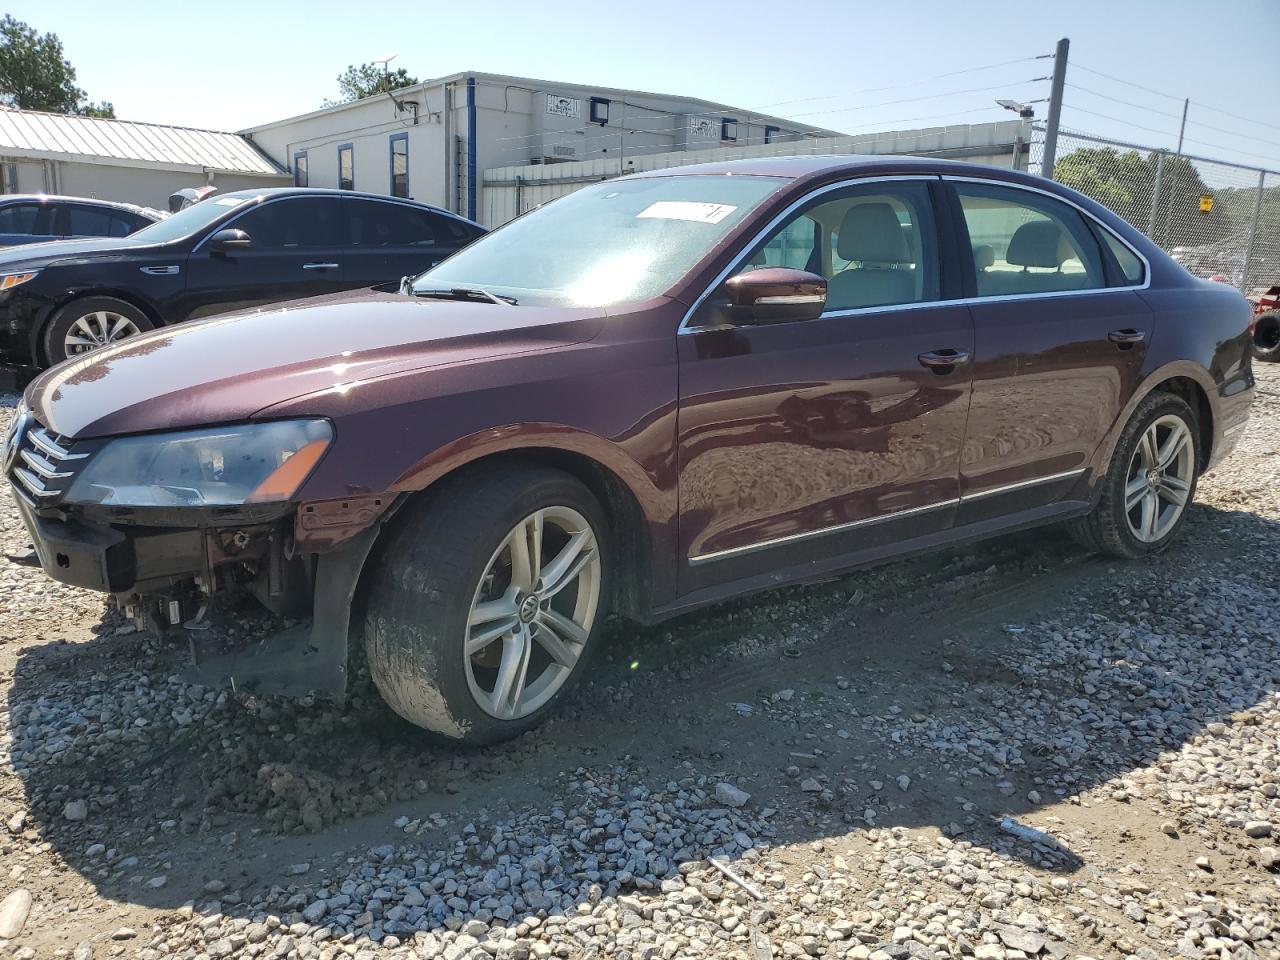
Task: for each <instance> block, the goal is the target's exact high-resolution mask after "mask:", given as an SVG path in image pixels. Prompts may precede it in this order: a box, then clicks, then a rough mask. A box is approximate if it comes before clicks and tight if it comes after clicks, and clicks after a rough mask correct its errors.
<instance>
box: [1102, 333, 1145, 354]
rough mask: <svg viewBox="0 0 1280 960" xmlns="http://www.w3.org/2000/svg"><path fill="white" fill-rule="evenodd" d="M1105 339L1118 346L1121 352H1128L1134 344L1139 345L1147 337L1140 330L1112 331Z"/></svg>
mask: <svg viewBox="0 0 1280 960" xmlns="http://www.w3.org/2000/svg"><path fill="white" fill-rule="evenodd" d="M1107 339H1108V340H1110V341H1111V342H1112V343H1115V344H1119V346H1120V349H1121V350H1128V349H1129V348H1130V347H1132V346H1133V345H1134V344H1135V343H1141V342H1142V341H1143V340H1145V339H1147V335H1146V334H1145V333H1143V332H1142V331H1141V330H1131V329H1126V330H1112V331H1111V332H1110V333H1108V334H1107Z"/></svg>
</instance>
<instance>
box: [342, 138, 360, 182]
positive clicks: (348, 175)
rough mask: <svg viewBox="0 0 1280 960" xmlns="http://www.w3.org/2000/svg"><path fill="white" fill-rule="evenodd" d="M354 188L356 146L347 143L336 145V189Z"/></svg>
mask: <svg viewBox="0 0 1280 960" xmlns="http://www.w3.org/2000/svg"><path fill="white" fill-rule="evenodd" d="M355 188H356V148H355V147H353V146H352V145H351V144H349V143H344V144H343V145H342V146H340V147H338V189H339V190H354V189H355Z"/></svg>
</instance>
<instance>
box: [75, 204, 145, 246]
mask: <svg viewBox="0 0 1280 960" xmlns="http://www.w3.org/2000/svg"><path fill="white" fill-rule="evenodd" d="M60 206H61V208H62V220H61V221H60V225H59V229H60V230H62V231H63V236H67V237H73V238H79V237H127V236H128V235H129V234H131V233H133V232H134V230H136V229H137V226H136V224H137V223H138V221H140V220H141V219H142V218H141V217H136V216H134V215H133V214H131V213H128V212H126V211H123V210H113V209H109V208H107V207H97V206H93V205H91V204H85V203H63V204H60Z"/></svg>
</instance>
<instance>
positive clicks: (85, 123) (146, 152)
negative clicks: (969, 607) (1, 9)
mask: <svg viewBox="0 0 1280 960" xmlns="http://www.w3.org/2000/svg"><path fill="white" fill-rule="evenodd" d="M0 154H4V155H6V156H33V157H49V156H55V157H57V158H59V159H67V160H73V161H74V160H80V161H87V162H90V163H93V162H99V163H113V164H127V165H130V166H132V165H133V164H143V165H153V166H157V167H164V168H167V169H182V170H193V171H194V170H202V171H203V170H213V171H218V172H224V173H244V174H251V175H258V176H272V177H278V176H281V175H282V174H283V173H284V171H283V170H281V169H280V167H278V166H277V165H276V164H275V162H274V161H272V160H271V159H269V158H268V157H267V156H266V155H265V154H263V153H262V152H261V151H259V150H258V148H257V147H256V146H254V145H253V143H252V142H250V141H249V140H248V139H247V138H245V137H243V136H241V135H240V134H238V133H222V132H219V131H216V130H196V129H193V128H191V127H169V126H164V125H162V124H158V123H133V122H130V121H127V120H100V119H97V118H94V117H76V116H67V115H64V114H57V113H40V112H38V111H35V110H11V109H0Z"/></svg>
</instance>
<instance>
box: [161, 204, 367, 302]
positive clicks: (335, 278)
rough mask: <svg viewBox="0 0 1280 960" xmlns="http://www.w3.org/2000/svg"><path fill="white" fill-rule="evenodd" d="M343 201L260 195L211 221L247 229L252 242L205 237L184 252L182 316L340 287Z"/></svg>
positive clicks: (315, 293) (285, 298)
mask: <svg viewBox="0 0 1280 960" xmlns="http://www.w3.org/2000/svg"><path fill="white" fill-rule="evenodd" d="M342 203H343V201H342V200H340V199H339V198H337V197H325V196H320V197H296V196H295V197H282V198H281V199H279V200H271V201H267V202H265V203H263V204H261V205H260V206H258V207H256V208H255V209H253V210H249V211H247V212H246V213H245V214H244V215H243V216H240V217H236V218H234V219H233V220H231V221H228V222H226V223H223V224H221V225H220V226H219V228H218V229H226V228H234V229H237V230H243V231H245V233H247V234H248V235H249V239H250V241H251V242H252V246H250V247H249V248H248V249H245V250H236V251H228V252H226V253H220V252H215V251H211V250H210V249H209V244H208V238H205V241H204V242H202V243H200V244H198V245H197V246H196V248H195V250H194V251H192V253H191V255H190V257H188V259H187V270H186V273H187V295H186V299H185V304H184V309H183V310H182V311H181V314H182V315H181V316H179V317H175V318H174V319H181V320H195V319H199V318H200V317H206V316H211V315H213V314H216V313H226V312H228V311H231V310H243V309H246V308H248V307H255V306H263V305H266V304H272V303H278V302H280V301H283V300H295V299H298V298H300V297H313V296H319V295H321V294H325V293H334V292H336V291H338V290H341V289H343V260H344V255H345V252H346V251H345V247H344V245H343V242H344V240H345V236H344V229H345V221H344V220H343V214H342Z"/></svg>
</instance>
